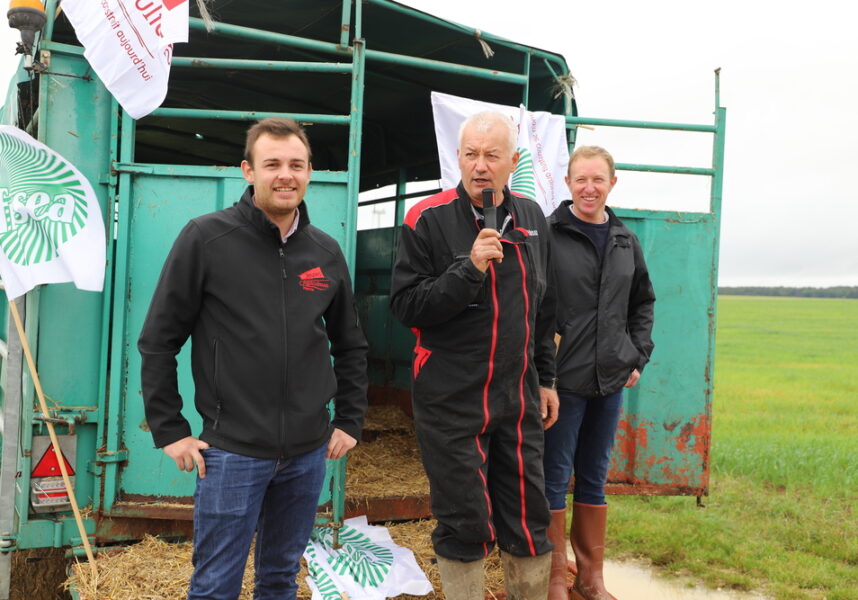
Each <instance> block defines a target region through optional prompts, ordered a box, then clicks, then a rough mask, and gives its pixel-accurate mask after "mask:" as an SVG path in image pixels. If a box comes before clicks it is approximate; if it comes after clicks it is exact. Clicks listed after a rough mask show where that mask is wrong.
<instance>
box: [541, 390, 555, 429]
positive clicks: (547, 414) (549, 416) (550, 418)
mask: <svg viewBox="0 0 858 600" xmlns="http://www.w3.org/2000/svg"><path fill="white" fill-rule="evenodd" d="M539 412H540V413H542V428H543V429H548V428H549V427H551V426H552V425H554V424H555V423H556V422H557V417H558V416H559V415H560V399H559V398H558V397H557V390H552V389H551V388H546V387H540V388H539Z"/></svg>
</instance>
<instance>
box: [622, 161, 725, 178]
mask: <svg viewBox="0 0 858 600" xmlns="http://www.w3.org/2000/svg"><path fill="white" fill-rule="evenodd" d="M615 167H616V168H617V169H619V170H620V171H641V172H645V173H675V174H680V175H707V176H709V177H712V176H713V175H715V169H710V168H707V167H672V166H669V165H635V164H630V163H617V164H616V165H615Z"/></svg>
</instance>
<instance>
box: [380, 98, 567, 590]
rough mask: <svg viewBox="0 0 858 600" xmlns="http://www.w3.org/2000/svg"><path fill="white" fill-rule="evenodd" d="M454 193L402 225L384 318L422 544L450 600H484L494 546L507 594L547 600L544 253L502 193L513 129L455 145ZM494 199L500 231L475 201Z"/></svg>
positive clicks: (472, 129) (549, 378)
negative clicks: (405, 406)
mask: <svg viewBox="0 0 858 600" xmlns="http://www.w3.org/2000/svg"><path fill="white" fill-rule="evenodd" d="M458 153H459V168H460V170H461V174H462V180H461V183H460V184H459V186H458V187H457V188H454V189H450V190H447V191H444V192H441V193H440V194H436V195H435V196H432V197H431V198H428V199H426V200H424V201H422V202H420V203H418V204H417V205H415V206H414V207H413V208H412V209H411V210H410V211H409V213H408V215H407V216H406V218H405V223H404V225H403V226H402V231H401V235H400V241H399V249H398V256H397V260H396V264H395V266H394V270H393V284H392V289H391V308H392V310H393V313H394V314H395V315H396V317H397V318H398V319H399V320H400V321H402V323H403V324H405V325H406V326H408V327H411V328H412V329H413V330H414V332H415V333H416V335H417V345H416V347H415V349H414V352H415V356H414V364H413V372H412V375H413V385H412V390H413V392H412V397H413V402H414V422H415V426H416V429H417V441H418V444H419V446H420V451H421V456H422V459H423V465H424V467H425V468H426V473H427V475H428V477H429V485H430V494H431V501H432V513H433V515H434V516H435V518H436V519H437V520H438V526H437V528H436V529H435V531H434V532H433V534H432V542H433V545H434V547H435V553H436V556H437V559H438V570H439V571H440V574H441V583H442V586H443V588H444V594H445V595H446V596H447V598H448V599H449V600H478V599H479V600H482V598H483V595H484V594H483V558H484V557H485V556H487V555H488V553H489V552H490V551H491V549H492V548H493V546H494V544H495V543H497V544H498V546H499V547H500V549H501V550H502V553H501V557H502V560H503V564H504V572H505V577H506V584H507V590H508V592H509V593H510V595H511V596H510V597H514V598H520V599H521V600H537V599H538V600H544V598H545V595H546V593H547V589H548V588H547V586H548V567H549V564H550V555H549V551H550V549H551V546H550V544H549V543H548V539H547V536H546V531H547V527H548V523H549V518H550V517H549V512H548V504H547V502H546V500H545V495H544V490H543V487H542V486H543V477H542V430H543V427H549V426H551V424H552V423H553V422H554V420H555V419H556V418H557V417H556V415H557V408H556V407H557V394H556V392H555V391H554V343H553V335H554V301H553V298H552V296H551V286H550V285H549V284H550V267H549V241H548V229H547V227H546V223H545V218H544V217H543V215H542V211H541V210H540V208H539V206H538V205H537V204H536V203H535V202H532V201H531V200H528V199H526V198H521V197H518V196H515V195H513V194H511V193H510V191H509V189H508V188H507V187H506V182H507V180H508V179H509V176H510V174H511V173H512V171H513V169H514V168H515V165H516V161H517V160H518V153H517V152H516V129H515V126H514V125H513V124H512V123H511V122H510V120H509V119H508V118H507V117H506V116H504V115H502V114H500V113H494V112H487V113H479V114H477V115H474V116H472V117H470V118H469V119H468V120H466V121H465V123H464V124H463V126H462V129H461V132H460V135H459V151H458ZM487 188H492V189H494V190H496V192H495V195H494V196H495V197H494V203H495V204H496V205H497V209H496V210H497V211H498V215H497V223H498V225H497V226H496V228H490V227H486V226H484V220H485V219H484V214H483V201H482V193H483V190H484V189H487Z"/></svg>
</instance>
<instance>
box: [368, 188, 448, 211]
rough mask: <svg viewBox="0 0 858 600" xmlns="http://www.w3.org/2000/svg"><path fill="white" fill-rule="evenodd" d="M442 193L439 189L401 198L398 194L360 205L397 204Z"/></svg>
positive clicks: (414, 193)
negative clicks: (401, 201) (400, 201)
mask: <svg viewBox="0 0 858 600" xmlns="http://www.w3.org/2000/svg"><path fill="white" fill-rule="evenodd" d="M440 191H442V190H441V188H437V189H434V190H424V191H422V192H411V193H410V194H403V195H401V196H400V195H398V194H397V195H396V196H387V197H385V198H373V199H372V200H363V201H361V203H360V205H361V206H372V205H374V204H384V203H385V202H397V201H399V200H408V199H409V198H417V197H419V196H431V195H432V194H437V193H438V192H440ZM397 210H398V207H397ZM403 212H404V210H403Z"/></svg>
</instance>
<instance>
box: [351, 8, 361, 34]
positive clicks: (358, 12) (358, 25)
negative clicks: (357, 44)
mask: <svg viewBox="0 0 858 600" xmlns="http://www.w3.org/2000/svg"><path fill="white" fill-rule="evenodd" d="M352 38H353V39H355V40H362V39H363V6H362V5H361V0H355V31H354V36H352Z"/></svg>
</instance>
